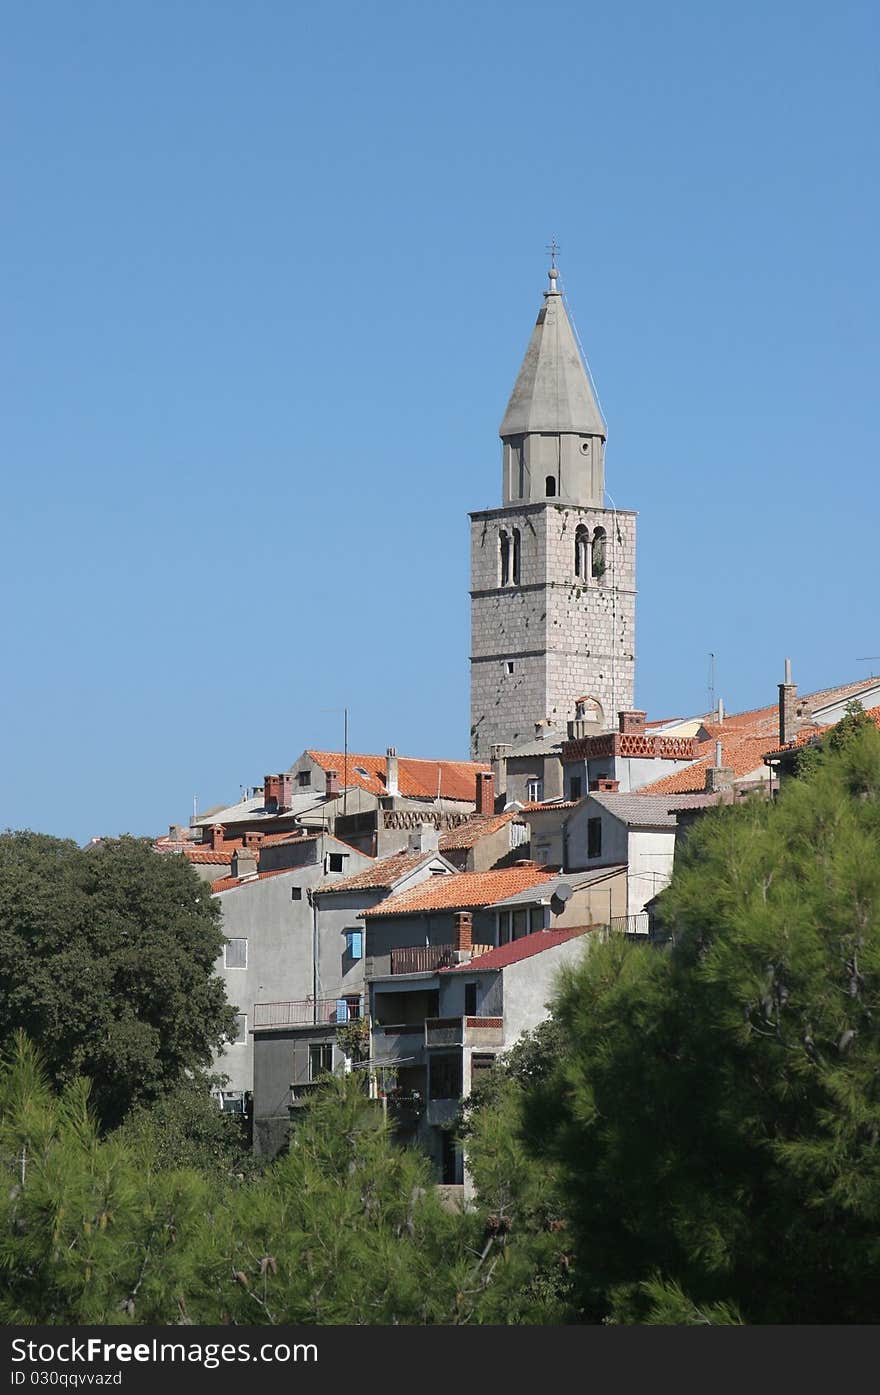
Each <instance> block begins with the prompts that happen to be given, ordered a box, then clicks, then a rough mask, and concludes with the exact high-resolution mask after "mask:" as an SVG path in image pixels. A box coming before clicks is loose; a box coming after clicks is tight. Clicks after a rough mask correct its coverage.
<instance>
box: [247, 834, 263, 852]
mask: <svg viewBox="0 0 880 1395" xmlns="http://www.w3.org/2000/svg"><path fill="white" fill-rule="evenodd" d="M262 841H263V835H262V833H257V832H256V830H249V831H248V832H247V833H245V835H244V845H245V847H246V848H250V849H251V850H252V851H253V852H256V850H257V848H258V847H259V846H260V844H261V843H262Z"/></svg>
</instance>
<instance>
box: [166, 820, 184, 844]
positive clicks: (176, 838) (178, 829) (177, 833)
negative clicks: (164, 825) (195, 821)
mask: <svg viewBox="0 0 880 1395" xmlns="http://www.w3.org/2000/svg"><path fill="white" fill-rule="evenodd" d="M186 836H187V835H186V829H185V828H184V827H183V825H182V824H179V823H172V824H171V825H170V826H169V829H168V837H169V838H170V840H171V842H172V843H183V842H185V841H186Z"/></svg>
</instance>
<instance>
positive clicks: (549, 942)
mask: <svg viewBox="0 0 880 1395" xmlns="http://www.w3.org/2000/svg"><path fill="white" fill-rule="evenodd" d="M594 928H595V927H594V926H592V925H576V926H573V927H572V929H570V930H536V931H535V932H534V934H532V935H523V936H521V937H520V939H518V940H511V941H510V942H509V943H508V944H506V945H499V947H498V948H497V949H490V950H487V951H486V953H485V954H481V955H479V956H478V957H477V958H476V959H472V960H471V961H470V963H469V964H451V965H450V966H449V968H448V969H441V970H440V972H441V973H442V974H458V973H473V971H474V970H475V969H481V970H482V969H506V968H507V966H508V965H509V964H519V963H520V962H521V960H523V959H531V957H532V955H533V954H541V953H543V951H544V950H545V949H555V948H556V946H557V945H564V944H567V942H568V941H569V940H576V939H577V938H578V937H579V936H580V935H586V934H588V933H589V931H590V930H593V929H594Z"/></svg>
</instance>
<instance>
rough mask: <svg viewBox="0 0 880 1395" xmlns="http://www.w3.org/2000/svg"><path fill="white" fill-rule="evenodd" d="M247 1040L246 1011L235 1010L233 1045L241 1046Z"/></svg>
mask: <svg viewBox="0 0 880 1395" xmlns="http://www.w3.org/2000/svg"><path fill="white" fill-rule="evenodd" d="M246 1041H247V1013H246V1012H237V1013H236V1014H235V1036H234V1037H233V1038H232V1044H233V1046H243V1045H244V1044H245V1042H246Z"/></svg>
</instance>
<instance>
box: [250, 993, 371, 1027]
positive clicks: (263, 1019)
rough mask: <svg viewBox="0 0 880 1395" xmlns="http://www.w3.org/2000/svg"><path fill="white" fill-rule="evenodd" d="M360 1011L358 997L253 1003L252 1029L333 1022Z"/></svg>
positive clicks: (353, 1016)
mask: <svg viewBox="0 0 880 1395" xmlns="http://www.w3.org/2000/svg"><path fill="white" fill-rule="evenodd" d="M360 1015H361V1005H360V1000H359V999H354V998H318V1000H317V1002H316V1001H315V1000H314V999H312V998H304V999H300V1000H299V1001H298V1002H295V1003H290V1002H278V1003H254V1030H257V1029H258V1028H260V1027H312V1026H322V1027H326V1026H330V1025H332V1026H336V1025H338V1024H340V1023H344V1022H354V1021H356V1020H357V1018H359V1017H360Z"/></svg>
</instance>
